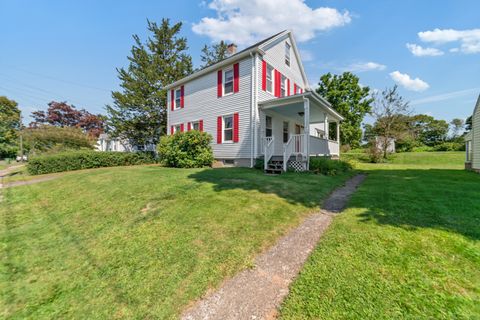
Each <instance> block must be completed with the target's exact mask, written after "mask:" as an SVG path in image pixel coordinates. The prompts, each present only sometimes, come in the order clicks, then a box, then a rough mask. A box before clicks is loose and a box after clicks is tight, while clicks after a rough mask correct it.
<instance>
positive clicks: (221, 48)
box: [200, 40, 228, 68]
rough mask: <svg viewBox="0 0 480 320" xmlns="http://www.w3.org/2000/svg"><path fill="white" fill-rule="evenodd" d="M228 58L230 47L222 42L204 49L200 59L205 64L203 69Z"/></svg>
mask: <svg viewBox="0 0 480 320" xmlns="http://www.w3.org/2000/svg"><path fill="white" fill-rule="evenodd" d="M227 56H228V45H227V44H226V43H225V41H223V40H222V41H220V42H219V43H217V44H214V45H212V46H207V45H205V46H204V47H203V49H202V54H201V55H200V59H201V60H202V63H203V64H202V66H201V68H206V67H208V66H211V65H212V64H215V63H217V62H219V61H222V60H223V59H225V58H226V57H227Z"/></svg>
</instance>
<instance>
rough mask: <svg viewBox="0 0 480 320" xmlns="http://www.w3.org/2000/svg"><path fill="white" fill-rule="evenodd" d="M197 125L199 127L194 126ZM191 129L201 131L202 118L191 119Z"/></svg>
mask: <svg viewBox="0 0 480 320" xmlns="http://www.w3.org/2000/svg"><path fill="white" fill-rule="evenodd" d="M195 125H197V126H198V129H195V128H194V126H195ZM190 130H197V131H200V120H194V121H190Z"/></svg>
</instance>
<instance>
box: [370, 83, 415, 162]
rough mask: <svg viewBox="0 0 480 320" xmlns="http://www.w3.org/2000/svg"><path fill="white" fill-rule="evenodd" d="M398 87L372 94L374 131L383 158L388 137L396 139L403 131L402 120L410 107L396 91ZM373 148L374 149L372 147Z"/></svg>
mask: <svg viewBox="0 0 480 320" xmlns="http://www.w3.org/2000/svg"><path fill="white" fill-rule="evenodd" d="M397 89H398V87H397V86H396V85H395V86H394V87H393V88H390V89H389V88H387V89H385V90H383V91H382V92H381V93H380V94H379V93H375V94H374V95H373V97H374V102H373V109H372V116H373V117H374V118H375V120H376V121H375V131H376V133H377V134H378V138H379V139H380V144H379V145H380V146H382V154H383V158H384V159H386V158H387V155H388V152H387V150H388V142H389V139H391V138H393V139H398V138H399V137H402V135H403V134H404V133H405V127H404V125H403V124H404V120H405V116H406V115H408V113H409V110H410V107H409V105H408V102H407V101H405V100H404V99H403V97H402V96H400V94H399V93H398V91H397ZM373 149H376V147H375V148H373Z"/></svg>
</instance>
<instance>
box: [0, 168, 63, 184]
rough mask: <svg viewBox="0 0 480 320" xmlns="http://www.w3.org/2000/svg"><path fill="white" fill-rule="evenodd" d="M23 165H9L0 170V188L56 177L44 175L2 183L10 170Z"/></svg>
mask: <svg viewBox="0 0 480 320" xmlns="http://www.w3.org/2000/svg"><path fill="white" fill-rule="evenodd" d="M23 166H24V165H23V164H21V165H16V166H11V167H8V168H7V169H4V170H0V189H2V188H9V187H17V186H26V185H29V184H34V183H37V182H43V181H48V180H53V179H55V178H58V175H57V176H46V177H38V178H35V179H30V180H19V181H12V182H7V183H4V178H5V177H6V176H8V175H9V174H10V173H11V172H12V171H15V169H18V168H20V167H23Z"/></svg>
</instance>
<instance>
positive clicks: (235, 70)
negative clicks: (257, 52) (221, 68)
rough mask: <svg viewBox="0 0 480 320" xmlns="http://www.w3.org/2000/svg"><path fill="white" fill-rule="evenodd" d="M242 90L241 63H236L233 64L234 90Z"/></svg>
mask: <svg viewBox="0 0 480 320" xmlns="http://www.w3.org/2000/svg"><path fill="white" fill-rule="evenodd" d="M239 90H240V68H239V64H238V63H235V64H234V65H233V92H238V91H239Z"/></svg>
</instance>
